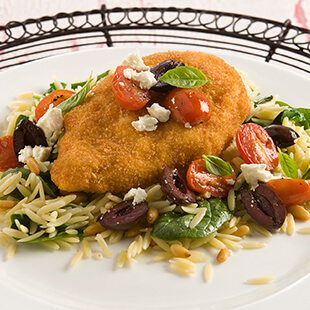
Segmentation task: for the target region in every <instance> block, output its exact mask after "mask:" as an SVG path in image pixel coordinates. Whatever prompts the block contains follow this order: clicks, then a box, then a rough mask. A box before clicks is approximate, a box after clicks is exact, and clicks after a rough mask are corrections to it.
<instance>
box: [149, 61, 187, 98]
mask: <svg viewBox="0 0 310 310" xmlns="http://www.w3.org/2000/svg"><path fill="white" fill-rule="evenodd" d="M181 66H184V63H182V62H178V61H175V60H172V59H167V60H164V61H162V62H160V63H159V64H157V65H156V66H155V67H153V68H151V70H150V71H151V72H152V73H153V74H154V75H155V79H156V80H157V81H158V80H159V78H160V77H162V76H163V75H164V74H165V73H166V72H167V71H169V70H171V69H174V68H176V67H181ZM172 89H173V86H171V85H169V84H167V83H166V82H164V81H158V82H157V83H156V84H155V85H154V86H153V87H152V88H151V90H154V91H157V92H160V93H165V92H169V91H170V90H172Z"/></svg>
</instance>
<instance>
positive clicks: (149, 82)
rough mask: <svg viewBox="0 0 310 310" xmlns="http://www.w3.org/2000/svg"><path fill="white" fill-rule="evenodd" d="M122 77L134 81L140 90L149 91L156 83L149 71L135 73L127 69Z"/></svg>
mask: <svg viewBox="0 0 310 310" xmlns="http://www.w3.org/2000/svg"><path fill="white" fill-rule="evenodd" d="M124 77H125V78H127V79H128V80H131V79H133V80H135V81H137V82H139V86H140V88H142V89H150V88H151V87H152V86H154V85H155V84H156V83H157V80H156V79H155V76H154V74H153V73H152V72H151V71H142V72H137V71H135V70H133V69H130V68H127V69H125V70H124Z"/></svg>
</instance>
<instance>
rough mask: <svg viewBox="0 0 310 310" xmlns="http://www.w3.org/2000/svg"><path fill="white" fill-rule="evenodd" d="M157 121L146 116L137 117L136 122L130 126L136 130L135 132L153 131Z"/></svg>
mask: <svg viewBox="0 0 310 310" xmlns="http://www.w3.org/2000/svg"><path fill="white" fill-rule="evenodd" d="M157 123H158V120H157V119H156V118H155V117H153V116H150V115H148V114H146V115H143V116H139V120H138V121H134V122H131V125H132V126H133V127H134V128H135V129H136V130H137V131H153V130H156V128H157Z"/></svg>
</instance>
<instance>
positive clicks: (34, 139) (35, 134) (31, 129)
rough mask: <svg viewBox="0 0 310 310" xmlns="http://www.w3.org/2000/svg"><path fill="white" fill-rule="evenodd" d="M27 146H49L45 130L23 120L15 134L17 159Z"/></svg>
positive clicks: (14, 142) (14, 145)
mask: <svg viewBox="0 0 310 310" xmlns="http://www.w3.org/2000/svg"><path fill="white" fill-rule="evenodd" d="M26 145H30V146H31V147H35V146H36V145H38V146H48V145H47V141H46V138H45V134H44V132H43V130H42V129H41V128H40V127H38V126H37V125H35V124H34V123H33V122H31V121H30V120H28V119H23V120H22V121H21V122H20V123H19V125H18V126H17V127H16V129H15V131H14V134H13V147H14V152H15V154H16V156H17V157H18V155H19V152H20V150H22V149H23V148H24V147H25V146H26Z"/></svg>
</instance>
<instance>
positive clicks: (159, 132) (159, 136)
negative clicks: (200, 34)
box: [51, 51, 250, 193]
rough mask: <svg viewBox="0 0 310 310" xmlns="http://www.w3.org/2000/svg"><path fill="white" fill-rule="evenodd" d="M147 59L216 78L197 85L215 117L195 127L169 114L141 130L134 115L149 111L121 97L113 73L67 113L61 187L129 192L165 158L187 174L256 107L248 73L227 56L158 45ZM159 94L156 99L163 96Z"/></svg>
mask: <svg viewBox="0 0 310 310" xmlns="http://www.w3.org/2000/svg"><path fill="white" fill-rule="evenodd" d="M143 59H144V62H145V64H146V65H148V66H150V67H153V66H155V65H156V64H158V63H159V62H161V61H163V60H166V59H173V60H176V61H179V62H183V63H184V64H185V65H187V66H191V67H195V68H198V69H199V70H201V71H202V72H203V73H204V74H205V75H206V76H207V78H210V80H211V83H206V84H205V85H203V86H200V87H197V90H198V91H200V92H202V93H203V94H204V95H205V96H206V97H207V98H208V99H209V101H210V104H211V117H210V119H209V120H208V121H207V122H205V123H202V124H199V125H196V126H193V127H192V128H185V126H184V125H181V124H178V123H177V122H175V121H173V120H172V119H170V120H169V121H168V122H166V123H160V124H158V128H157V129H156V130H155V131H151V132H145V131H143V132H140V131H137V130H135V129H134V128H133V126H132V125H131V123H132V122H133V121H136V120H137V119H138V117H139V116H143V115H145V114H147V110H146V107H145V108H143V109H141V110H139V111H129V110H126V109H124V108H122V107H121V106H120V105H119V104H118V103H117V102H116V100H115V98H114V95H113V91H112V86H111V83H112V76H111V75H109V76H107V77H106V78H105V79H104V80H103V81H101V82H100V83H99V84H98V85H97V86H96V87H95V88H94V89H93V90H92V92H91V94H89V95H88V96H87V97H86V98H85V100H84V103H83V104H82V105H80V106H78V107H76V108H74V109H73V110H71V111H70V112H68V113H67V114H66V115H65V118H64V127H65V135H64V137H63V138H62V139H61V141H60V146H59V155H58V158H57V159H56V160H55V162H54V163H53V167H52V170H51V176H52V180H53V181H54V182H55V184H56V185H57V186H58V187H59V188H60V189H61V190H64V191H69V192H71V191H84V192H93V193H94V192H96V193H104V192H106V191H110V192H113V193H125V192H127V191H128V190H129V189H130V188H133V187H142V188H145V187H147V186H149V185H152V184H154V183H158V182H159V178H160V176H161V173H162V171H163V169H164V167H165V166H170V167H171V168H174V167H176V168H178V169H179V170H180V171H181V173H183V174H184V173H185V172H186V169H187V168H188V166H189V165H190V163H191V162H192V161H193V160H196V159H198V158H201V156H202V155H203V154H205V155H215V156H218V155H220V154H221V152H222V151H223V150H224V149H225V148H226V147H228V145H229V144H230V142H231V141H232V139H233V137H234V136H235V134H236V132H237V130H238V128H239V127H240V126H241V124H242V123H243V121H244V120H245V118H246V116H247V114H248V113H249V110H250V99H249V98H248V96H247V92H246V89H245V87H244V84H243V81H242V79H241V77H240V75H239V74H238V73H237V71H236V70H235V69H234V68H233V67H232V66H230V65H228V64H227V63H225V62H224V61H223V60H222V59H220V58H218V57H216V56H214V55H211V54H206V53H202V52H190V51H186V52H178V51H169V52H162V53H156V54H153V55H149V56H146V57H144V58H143ZM160 96H162V95H159V97H158V98H156V102H158V101H160V100H163V97H160ZM159 103H160V102H159ZM150 104H151V103H150ZM148 106H149V105H148Z"/></svg>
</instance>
